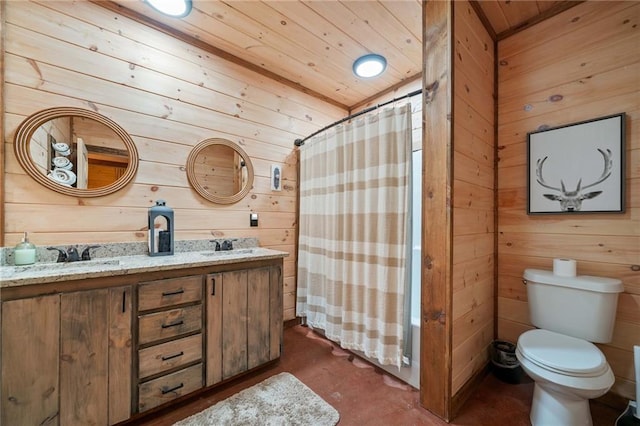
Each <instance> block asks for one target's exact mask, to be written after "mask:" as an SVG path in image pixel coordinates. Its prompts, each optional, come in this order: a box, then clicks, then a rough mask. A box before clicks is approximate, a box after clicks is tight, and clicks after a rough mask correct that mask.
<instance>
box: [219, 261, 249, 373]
mask: <svg viewBox="0 0 640 426" xmlns="http://www.w3.org/2000/svg"><path fill="white" fill-rule="evenodd" d="M221 287H222V378H223V379H227V378H229V377H233V376H235V375H237V374H240V373H243V372H245V371H247V290H248V288H247V271H246V270H244V271H231V272H225V273H224V275H223V278H222V286H221Z"/></svg>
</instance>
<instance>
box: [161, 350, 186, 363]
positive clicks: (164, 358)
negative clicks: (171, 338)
mask: <svg viewBox="0 0 640 426" xmlns="http://www.w3.org/2000/svg"><path fill="white" fill-rule="evenodd" d="M182 355H184V352H183V351H180V352H178V353H177V354H173V355H167V356H163V357H162V360H163V361H168V360H170V359H173V358H178V357H179V356H182Z"/></svg>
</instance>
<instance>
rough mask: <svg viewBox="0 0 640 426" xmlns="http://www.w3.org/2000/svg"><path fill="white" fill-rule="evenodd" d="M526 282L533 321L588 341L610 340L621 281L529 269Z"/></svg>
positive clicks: (538, 325)
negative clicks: (568, 275) (567, 275)
mask: <svg viewBox="0 0 640 426" xmlns="http://www.w3.org/2000/svg"><path fill="white" fill-rule="evenodd" d="M524 283H525V284H526V286H527V297H528V299H529V316H530V319H531V323H532V324H533V325H535V326H536V327H538V328H542V329H545V330H550V331H555V332H557V333H560V334H565V335H568V336H573V337H577V338H579V339H584V340H587V341H589V342H596V343H606V342H610V341H611V336H612V335H613V325H614V323H615V318H616V309H617V307H618V294H619V293H621V292H622V291H623V290H624V287H623V286H622V281H620V280H617V279H613V278H603V277H592V276H587V275H581V276H577V277H564V276H557V275H554V274H553V272H552V271H545V270H540V269H526V270H525V271H524Z"/></svg>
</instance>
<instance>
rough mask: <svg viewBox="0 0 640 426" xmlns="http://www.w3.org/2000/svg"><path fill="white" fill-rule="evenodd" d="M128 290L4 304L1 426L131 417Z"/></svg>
mask: <svg viewBox="0 0 640 426" xmlns="http://www.w3.org/2000/svg"><path fill="white" fill-rule="evenodd" d="M131 308H132V303H131V287H130V286H124V287H116V288H107V289H99V290H87V291H77V292H70V293H62V294H53V295H47V296H38V297H30V298H25V299H17V300H10V301H5V302H3V303H2V395H3V398H2V406H1V408H2V418H1V420H2V424H7V425H9V424H25V425H26V424H61V425H71V424H100V425H105V424H115V423H118V422H120V421H122V420H126V419H128V418H129V417H130V415H131V365H132V363H131V356H132V354H131V342H132V334H131V324H132V309H131Z"/></svg>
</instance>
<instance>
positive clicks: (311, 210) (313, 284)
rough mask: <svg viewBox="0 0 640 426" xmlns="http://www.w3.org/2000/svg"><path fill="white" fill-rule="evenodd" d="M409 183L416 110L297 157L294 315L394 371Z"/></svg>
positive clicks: (355, 125) (336, 131)
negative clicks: (298, 219)
mask: <svg viewBox="0 0 640 426" xmlns="http://www.w3.org/2000/svg"><path fill="white" fill-rule="evenodd" d="M410 177H411V105H410V104H406V105H404V106H402V107H395V108H389V109H384V110H378V111H377V112H375V113H371V114H369V115H366V116H364V117H361V118H358V119H356V120H354V121H352V122H351V123H348V124H345V125H338V126H336V127H334V128H333V129H331V130H329V131H326V132H324V133H323V134H321V135H319V136H316V137H314V138H312V139H311V140H310V141H307V143H306V144H305V145H303V146H302V147H301V148H300V182H299V185H300V224H299V227H300V228H299V240H298V291H297V304H296V309H297V313H298V315H299V316H302V317H306V322H307V324H308V325H310V326H311V327H313V328H319V329H322V330H324V333H325V335H326V336H327V337H328V338H329V339H331V340H334V341H336V342H338V343H339V344H340V345H341V346H342V347H343V348H345V349H350V350H358V351H361V352H364V354H365V355H366V356H367V357H371V358H374V359H376V360H377V361H378V362H379V363H381V364H382V365H397V366H398V367H400V365H401V363H402V355H403V344H404V340H405V338H404V337H403V332H404V325H403V323H404V319H405V317H406V316H405V292H406V290H405V289H406V288H407V282H408V275H409V272H408V266H409V265H408V262H409V261H410V256H409V255H408V243H407V241H408V240H407V239H408V236H409V227H410V220H409V219H410V218H409V215H410V187H409V182H410ZM407 314H408V313H407Z"/></svg>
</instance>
